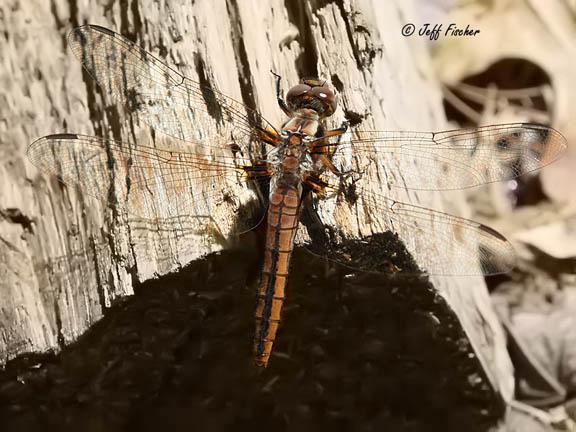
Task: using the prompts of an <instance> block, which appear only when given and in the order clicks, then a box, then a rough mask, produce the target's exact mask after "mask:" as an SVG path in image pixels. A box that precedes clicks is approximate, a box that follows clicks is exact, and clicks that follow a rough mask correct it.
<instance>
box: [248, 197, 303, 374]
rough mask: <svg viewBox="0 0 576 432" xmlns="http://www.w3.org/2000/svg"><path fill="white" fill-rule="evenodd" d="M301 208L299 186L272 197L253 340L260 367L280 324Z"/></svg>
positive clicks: (265, 363) (268, 354) (265, 362)
mask: <svg viewBox="0 0 576 432" xmlns="http://www.w3.org/2000/svg"><path fill="white" fill-rule="evenodd" d="M299 208H300V198H299V194H298V189H297V187H296V186H280V187H278V188H277V189H276V190H275V191H274V192H273V193H272V194H271V195H270V205H269V207H268V226H267V229H266V250H265V252H264V266H263V269H262V277H261V280H260V287H259V290H258V306H257V308H256V335H255V338H254V352H255V357H256V359H255V360H256V364H257V365H259V366H266V365H267V364H268V359H269V358H270V353H271V352H272V345H273V344H274V339H275V338H276V330H277V329H278V325H279V323H280V313H281V310H282V304H283V303H284V291H285V287H286V282H287V278H288V270H289V267H290V258H291V256H292V250H293V248H294V237H295V236H296V232H297V230H298V219H299Z"/></svg>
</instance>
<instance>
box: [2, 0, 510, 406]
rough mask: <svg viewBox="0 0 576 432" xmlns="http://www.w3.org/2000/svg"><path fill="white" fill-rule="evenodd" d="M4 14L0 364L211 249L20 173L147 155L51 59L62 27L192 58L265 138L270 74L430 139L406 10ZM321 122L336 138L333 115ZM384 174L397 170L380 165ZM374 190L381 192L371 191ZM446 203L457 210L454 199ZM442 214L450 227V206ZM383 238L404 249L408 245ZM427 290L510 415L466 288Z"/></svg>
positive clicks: (434, 249) (177, 59)
mask: <svg viewBox="0 0 576 432" xmlns="http://www.w3.org/2000/svg"><path fill="white" fill-rule="evenodd" d="M8 3H9V4H8V5H3V6H0V13H1V14H0V16H2V17H3V18H2V21H0V22H1V23H2V26H3V27H4V28H3V31H4V34H5V35H6V36H5V37H3V38H1V39H0V57H1V58H2V59H3V66H2V71H1V72H0V73H1V75H0V76H1V77H2V82H3V87H4V90H5V93H4V95H2V98H1V99H0V100H1V103H0V119H2V122H1V125H2V127H1V128H0V144H1V146H0V150H1V155H2V159H1V161H2V164H1V165H0V240H1V241H0V259H1V261H0V275H1V281H0V291H1V293H2V299H3V301H2V304H1V305H0V323H1V330H0V336H1V337H0V362H6V361H7V360H9V359H11V358H14V357H16V356H18V355H19V354H22V353H25V352H29V351H47V350H58V349H59V348H62V347H63V346H64V345H66V344H69V343H70V342H72V341H74V340H76V339H77V338H78V336H80V335H81V334H82V333H83V332H84V331H85V330H86V329H87V328H88V327H89V326H90V325H91V324H92V323H94V322H95V321H97V320H98V319H99V318H101V317H102V316H103V314H104V312H105V309H106V307H108V306H109V305H110V304H111V302H112V301H113V300H114V299H115V298H119V297H123V296H126V295H129V294H131V293H132V283H133V277H131V276H135V277H136V278H137V280H138V281H144V280H146V279H149V278H153V277H156V276H158V275H162V274H166V273H168V272H172V271H176V270H178V269H179V268H181V267H182V266H184V265H186V264H187V263H189V262H190V261H192V260H195V259H197V258H199V257H201V256H204V255H206V254H209V253H211V252H213V251H216V250H218V249H220V248H221V247H222V246H220V245H218V244H217V243H215V242H214V241H213V238H214V237H213V235H212V233H206V232H199V231H197V230H195V229H194V228H195V227H192V229H190V230H186V232H180V236H179V237H178V238H176V236H175V234H167V233H170V232H171V231H169V230H168V231H166V230H163V229H162V227H161V226H159V225H158V224H155V223H153V222H150V221H140V222H138V223H136V222H135V221H131V223H128V224H127V223H125V222H126V220H125V219H124V218H123V217H122V216H121V215H118V214H116V213H115V212H114V211H113V210H112V209H111V208H107V207H104V206H102V205H101V204H100V203H98V202H97V201H95V200H93V199H92V198H90V197H88V196H83V194H82V191H81V190H78V189H75V188H73V187H64V186H62V185H61V184H59V183H58V182H57V180H56V179H55V178H51V177H46V176H43V175H41V173H39V172H38V171H37V170H36V169H35V168H34V167H33V166H32V165H31V164H30V163H29V162H28V161H27V160H26V156H25V149H26V147H27V145H28V144H29V143H31V142H32V141H33V140H35V139H36V138H38V137H40V136H43V135H47V134H52V133H60V132H72V133H82V134H86V135H96V136H104V137H115V138H118V137H119V138H121V139H123V140H127V141H134V140H137V141H138V142H147V141H149V140H151V139H152V138H151V132H150V129H149V128H148V127H145V126H144V125H137V124H134V123H133V122H130V121H129V119H124V118H120V119H119V118H118V116H117V115H116V113H117V111H116V110H114V109H112V107H113V105H112V101H107V100H105V99H104V98H103V97H102V96H101V94H100V93H99V92H98V90H97V88H96V86H95V83H94V82H93V81H91V79H90V77H89V76H88V75H87V74H86V73H84V72H83V71H82V68H81V65H80V63H79V62H78V61H77V59H76V58H75V57H74V56H73V54H72V52H71V51H70V50H69V48H68V47H67V40H66V36H67V34H68V32H69V31H70V29H71V28H73V27H74V26H77V25H81V24H84V23H93V24H99V25H103V26H105V27H108V28H110V29H113V30H115V31H117V32H119V33H121V34H123V35H125V36H128V37H129V38H131V39H133V40H135V41H136V42H137V43H138V44H141V46H143V47H144V48H145V49H146V50H148V51H151V52H152V53H154V54H156V55H157V56H159V57H160V58H162V59H164V60H165V61H166V62H167V63H168V64H170V65H173V66H178V67H180V70H181V71H182V72H184V73H185V74H186V75H188V76H190V77H191V78H193V79H197V75H196V73H197V71H196V70H195V69H194V68H193V67H192V66H193V65H195V64H197V59H198V58H201V59H202V63H203V64H204V65H205V70H204V74H205V76H206V77H207V78H208V79H209V80H210V82H211V83H212V84H213V85H214V86H215V87H217V88H218V89H219V90H220V91H222V92H223V93H225V94H228V95H230V96H232V97H234V98H235V99H237V100H243V101H244V102H245V103H247V104H249V105H250V104H253V105H255V107H256V108H257V109H258V110H259V111H260V112H261V113H263V115H264V116H265V117H266V118H267V119H268V120H269V121H270V122H271V123H272V124H274V125H279V124H280V123H281V121H282V114H281V111H280V110H279V109H278V106H277V103H276V98H275V90H274V77H273V76H272V75H271V74H270V70H273V71H275V72H276V73H278V74H280V75H281V76H282V77H283V79H284V81H283V84H284V86H289V85H291V84H294V83H297V82H298V80H299V77H300V76H314V75H316V76H321V77H325V78H327V79H328V80H329V81H331V82H332V84H333V85H336V86H339V85H340V84H339V83H341V86H342V90H341V91H340V93H341V99H340V103H341V106H343V107H344V108H345V109H346V110H348V112H349V113H355V114H356V115H357V118H358V119H362V120H363V121H362V125H361V127H362V128H363V129H376V130H394V129H397V130H438V129H442V128H443V127H444V126H445V124H444V116H443V110H442V101H441V93H440V89H439V82H438V81H437V80H436V79H435V77H434V76H433V74H432V70H431V65H430V61H429V58H428V56H427V52H426V49H425V46H424V45H423V42H422V41H421V40H417V39H407V38H404V37H402V35H401V31H400V29H401V28H402V25H404V24H405V22H403V21H401V17H404V18H402V19H404V20H405V21H406V22H410V21H411V20H410V19H409V18H407V17H410V16H413V15H414V10H413V9H412V7H411V4H410V2H408V3H407V2H400V1H392V2H390V1H388V2H383V1H363V0H350V1H335V2H323V1H310V2H306V1H291V0H288V1H284V0H273V1H269V2H259V1H256V0H246V1H245V0H242V1H238V0H228V1H224V0H221V1H198V2H195V3H193V4H192V3H190V4H186V5H185V6H184V5H180V4H178V5H177V4H176V2H167V3H164V2H157V1H148V0H140V1H137V0H131V1H130V0H116V1H112V2H105V3H106V4H104V3H102V4H95V3H91V4H90V6H88V3H86V2H77V1H76V0H54V1H52V2H45V1H40V0H34V1H27V2H20V1H17V0H9V2H8ZM284 90H286V89H284ZM334 117H335V118H334V119H333V121H334V124H336V125H338V124H339V123H340V122H341V121H342V120H343V119H344V115H343V111H342V110H339V111H338V112H337V113H336V115H335V116H334ZM385 163H386V166H389V167H390V169H395V168H399V166H398V165H397V162H396V161H394V160H386V161H385ZM395 164H396V166H395ZM412 174H416V173H410V172H404V173H403V175H405V176H409V175H412ZM374 181H375V182H378V181H380V180H378V179H374ZM379 188H380V189H381V190H388V188H387V187H386V185H385V184H381V185H380V186H379ZM445 196H446V195H439V194H431V193H415V192H408V191H401V193H397V197H398V198H399V199H400V200H402V201H407V202H414V203H417V204H419V205H423V206H434V207H442V206H443V204H446V203H447V202H443V199H444V197H445ZM450 196H451V197H452V198H455V199H456V202H458V201H457V200H458V199H459V195H458V194H451V195H450ZM449 210H450V211H452V212H460V213H462V212H465V208H464V207H463V205H461V204H460V205H459V204H455V205H454V204H453V205H449ZM399 234H400V237H401V239H402V240H404V241H410V240H411V239H410V236H411V235H413V233H410V232H404V233H402V232H401V233H399ZM141 238H145V239H146V241H145V242H142V241H140V240H139V239H141ZM438 249H439V248H438V246H437V245H436V244H435V242H434V239H433V238H430V239H427V243H426V247H424V248H423V253H424V254H437V253H451V252H450V251H444V250H442V251H440V250H438ZM433 283H434V286H435V288H436V289H437V290H438V292H439V293H440V294H441V296H442V297H443V298H444V299H445V300H446V301H447V302H448V304H449V306H450V308H451V309H452V310H453V312H454V313H455V314H456V316H457V317H458V319H459V323H460V324H461V325H462V328H463V329H464V330H465V332H466V334H467V336H468V338H469V341H470V342H471V344H472V347H473V351H474V352H475V354H476V355H477V356H478V358H479V359H480V362H481V367H480V369H479V374H480V375H482V376H484V374H485V376H487V377H488V381H489V384H490V385H491V386H492V388H493V390H494V397H495V398H503V399H504V400H508V399H510V398H511V397H512V386H513V377H512V371H511V365H510V362H509V359H508V356H507V353H506V349H505V342H504V338H503V335H502V332H501V330H500V327H499V325H498V324H497V321H496V318H495V315H494V313H493V311H492V309H491V306H490V301H489V297H488V294H487V291H486V287H485V285H484V282H483V280H482V278H481V277H475V278H454V279H450V278H434V279H433ZM482 368H483V371H482V370H481V369H482Z"/></svg>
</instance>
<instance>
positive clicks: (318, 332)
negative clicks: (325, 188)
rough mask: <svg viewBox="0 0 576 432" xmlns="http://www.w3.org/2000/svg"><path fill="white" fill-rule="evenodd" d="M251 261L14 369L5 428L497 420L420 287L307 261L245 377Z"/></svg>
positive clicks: (298, 262)
mask: <svg viewBox="0 0 576 432" xmlns="http://www.w3.org/2000/svg"><path fill="white" fill-rule="evenodd" d="M399 247H400V246H399ZM256 263H257V260H256V258H254V257H253V256H252V255H246V253H245V252H244V251H243V252H238V251H232V252H226V253H222V254H217V255H214V256H211V257H209V258H207V259H205V260H201V261H198V262H195V263H193V264H192V265H190V266H189V267H187V268H186V269H184V270H183V271H181V272H179V273H178V274H174V275H169V276H166V277H163V278H161V279H159V280H155V281H150V282H146V283H144V284H142V285H141V286H140V287H138V290H137V293H136V295H135V296H134V297H132V298H128V299H126V300H125V301H124V302H122V303H121V304H118V305H116V306H114V307H113V308H111V310H109V311H108V313H107V314H106V317H105V318H104V319H103V320H102V321H100V322H99V323H98V324H96V325H95V326H94V327H93V328H92V329H91V330H90V331H89V332H88V333H87V334H86V335H85V336H83V337H82V338H81V340H79V341H78V342H77V343H75V344H74V345H73V346H70V347H68V348H66V349H65V350H64V351H63V352H62V353H60V354H58V355H44V356H23V357H21V358H19V359H16V360H14V361H12V362H10V364H8V365H7V367H6V370H5V371H4V372H3V373H1V374H0V425H1V429H2V431H3V432H9V431H49V430H58V431H106V432H114V431H131V430H134V431H139V432H146V431H158V430H166V431H239V430H251V431H259V430H273V431H298V432H303V431H322V430H331V431H334V432H336V431H384V430H386V431H427V432H429V431H485V430H488V428H489V427H490V426H491V425H493V424H494V423H495V422H496V421H497V419H498V418H500V417H501V416H503V413H504V406H503V404H502V401H501V400H500V399H499V398H498V396H497V395H496V394H495V393H494V392H493V391H492V389H491V388H490V387H489V385H488V384H487V380H486V378H485V376H484V375H483V372H482V369H481V367H480V365H479V363H478V361H477V359H476V358H475V357H474V356H473V355H472V352H471V348H470V346H469V343H468V341H467V339H466V338H465V336H464V334H463V333H462V330H461V328H460V327H459V325H458V322H457V320H456V319H455V317H454V315H453V314H452V312H451V311H450V309H449V308H448V306H447V305H446V304H445V302H444V300H443V299H442V297H440V296H439V295H438V294H437V293H436V292H435V291H434V289H433V288H432V286H431V285H430V284H429V283H428V281H427V280H426V279H425V278H417V277H407V276H401V275H390V276H383V275H375V274H363V275H362V276H356V275H353V274H349V273H346V271H344V270H343V269H342V268H339V267H336V266H335V265H333V264H327V263H326V262H324V261H322V260H320V259H318V258H316V257H313V256H311V255H310V254H308V253H305V252H303V251H297V252H296V254H295V259H294V265H293V271H292V275H291V281H290V283H289V291H288V294H287V296H288V297H287V302H286V304H285V310H284V314H283V323H282V326H281V330H280V331H279V335H278V340H277V343H276V345H275V350H274V353H273V356H272V358H271V362H270V366H269V367H268V368H267V369H265V370H261V369H257V368H255V367H254V366H253V365H252V353H251V349H252V340H251V337H252V335H253V322H254V319H253V314H254V308H255V304H256V296H255V288H254V283H253V279H254V275H253V273H254V271H253V269H254V267H255V265H256ZM247 281H249V282H250V283H247Z"/></svg>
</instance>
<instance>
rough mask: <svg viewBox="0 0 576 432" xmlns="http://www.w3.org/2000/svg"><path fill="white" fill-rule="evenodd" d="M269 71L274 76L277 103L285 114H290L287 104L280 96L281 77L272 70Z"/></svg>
mask: <svg viewBox="0 0 576 432" xmlns="http://www.w3.org/2000/svg"><path fill="white" fill-rule="evenodd" d="M270 73H271V74H272V75H274V76H275V77H276V99H277V100H278V105H279V106H280V109H281V110H282V111H283V112H284V114H286V115H287V116H292V113H291V112H290V108H288V104H287V103H286V101H285V100H284V98H283V97H282V89H281V88H280V80H281V79H282V77H281V76H280V75H278V74H277V73H276V72H274V71H272V70H271V71H270Z"/></svg>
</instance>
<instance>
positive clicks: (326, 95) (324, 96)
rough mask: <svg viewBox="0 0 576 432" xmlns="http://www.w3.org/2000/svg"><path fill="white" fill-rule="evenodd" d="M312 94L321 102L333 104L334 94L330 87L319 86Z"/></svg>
mask: <svg viewBox="0 0 576 432" xmlns="http://www.w3.org/2000/svg"><path fill="white" fill-rule="evenodd" d="M312 94H313V95H314V96H316V97H318V98H320V100H325V101H328V102H331V101H333V100H334V93H333V92H332V90H330V89H329V88H328V87H322V86H317V87H314V88H313V89H312Z"/></svg>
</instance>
